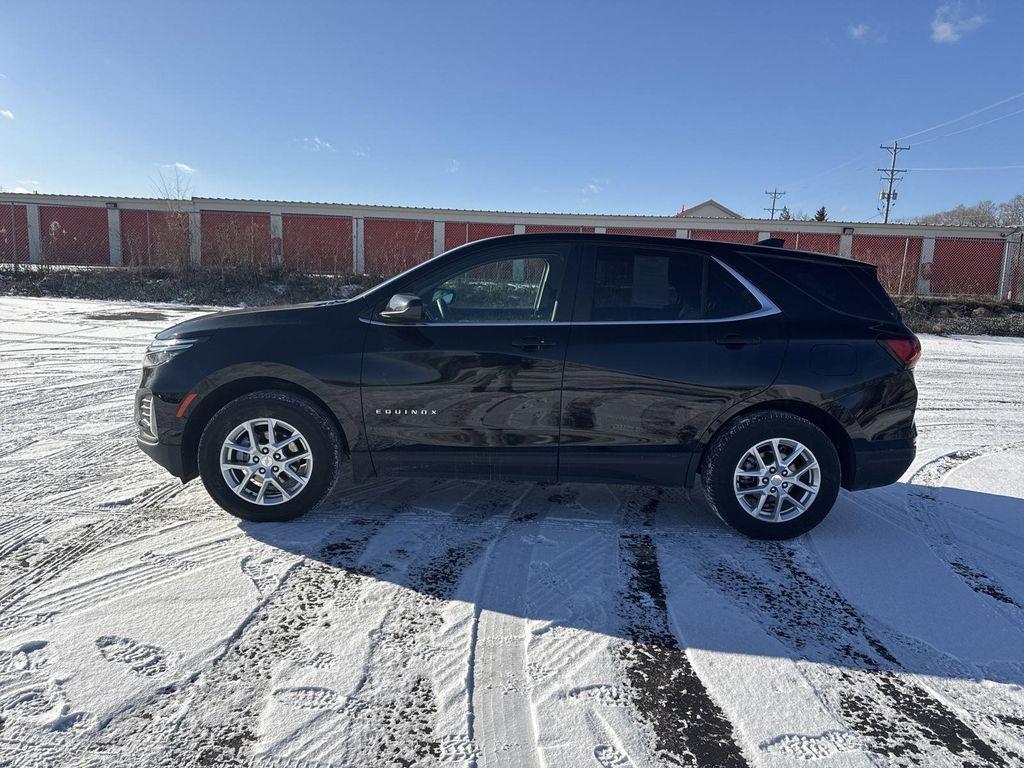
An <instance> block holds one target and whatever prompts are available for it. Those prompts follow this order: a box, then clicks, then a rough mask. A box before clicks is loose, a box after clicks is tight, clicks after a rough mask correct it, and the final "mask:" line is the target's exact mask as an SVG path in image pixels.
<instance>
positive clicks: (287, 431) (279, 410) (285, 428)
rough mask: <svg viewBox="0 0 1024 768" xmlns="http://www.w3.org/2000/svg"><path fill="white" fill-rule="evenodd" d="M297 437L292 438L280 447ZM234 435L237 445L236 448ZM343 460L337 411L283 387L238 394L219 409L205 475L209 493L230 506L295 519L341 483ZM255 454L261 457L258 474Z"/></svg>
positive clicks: (255, 516) (265, 517)
mask: <svg viewBox="0 0 1024 768" xmlns="http://www.w3.org/2000/svg"><path fill="white" fill-rule="evenodd" d="M246 425H249V426H248V428H247V427H246ZM271 431H273V439H272V438H271ZM293 435H297V437H295V439H294V440H293V441H292V442H290V443H288V444H286V445H284V446H283V447H281V448H279V449H278V450H274V449H273V448H272V446H273V445H279V444H281V443H283V441H285V440H287V439H288V438H289V437H291V436H293ZM229 438H232V440H231V441H230V445H231V446H238V448H237V449H236V448H232V447H229V446H228V443H229ZM252 438H255V440H256V444H255V446H253V443H252ZM235 440H237V442H235ZM254 447H255V450H253V451H252V452H248V451H246V450H244V449H246V448H254ZM263 448H267V451H263ZM307 454H308V457H307ZM343 458H344V451H343V447H342V442H341V436H340V434H339V432H338V428H337V427H336V426H335V424H334V422H333V420H332V419H331V418H330V416H328V414H327V413H326V412H325V411H324V410H323V409H322V408H320V407H319V406H317V405H315V404H314V403H312V402H310V401H309V400H308V399H306V398H304V397H301V396H299V395H296V394H293V393H291V392H285V391H280V390H264V391H260V392H252V393H250V394H247V395H242V396H241V397H239V398H237V399H235V400H232V401H231V402H229V403H228V404H227V405H225V406H223V407H222V408H221V409H220V410H219V411H217V413H215V414H214V416H213V418H211V419H210V421H209V422H208V423H207V424H206V427H205V428H204V429H203V434H202V437H201V438H200V440H199V456H198V463H199V475H200V477H202V480H203V485H204V486H206V490H207V492H208V493H209V494H210V496H211V497H212V498H213V500H214V501H215V502H217V504H218V505H219V506H220V507H221V508H222V509H224V510H225V511H227V512H229V513H231V514H232V515H234V516H235V517H239V518H242V519H243V520H250V521H253V522H276V521H283V520H291V519H294V518H296V517H299V516H300V515H303V514H305V513H306V512H308V511H310V510H311V509H313V508H314V507H316V506H317V505H318V504H320V502H322V501H323V500H324V498H325V497H326V496H327V495H328V494H329V493H330V492H331V490H332V489H333V487H334V485H335V482H336V480H337V478H338V476H339V473H340V468H341V462H342V460H343ZM250 459H255V460H254V461H253V465H254V466H255V467H256V469H255V470H253V471H252V472H249V467H248V463H249V460H250ZM276 459H279V460H276ZM222 460H223V463H222ZM307 462H308V464H307ZM264 465H265V466H264ZM263 478H270V481H267V480H264V479H263ZM229 479H230V481H231V483H230V484H229ZM261 490H262V494H261Z"/></svg>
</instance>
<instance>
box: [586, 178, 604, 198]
mask: <svg viewBox="0 0 1024 768" xmlns="http://www.w3.org/2000/svg"><path fill="white" fill-rule="evenodd" d="M607 186H608V179H591V180H590V181H588V182H587V183H586V184H584V185H583V186H582V187H581V188H580V194H583V195H599V194H601V193H602V192H604V189H605V187H607Z"/></svg>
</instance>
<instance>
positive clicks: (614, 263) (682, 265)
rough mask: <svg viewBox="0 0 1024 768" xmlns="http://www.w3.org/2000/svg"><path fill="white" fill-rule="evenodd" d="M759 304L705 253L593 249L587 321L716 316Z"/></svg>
mask: <svg viewBox="0 0 1024 768" xmlns="http://www.w3.org/2000/svg"><path fill="white" fill-rule="evenodd" d="M759 309H761V304H760V302H759V301H758V300H757V299H756V298H755V297H754V296H753V295H751V293H750V291H748V290H747V288H746V287H745V286H744V285H743V284H742V283H740V281H738V280H737V279H736V278H735V277H733V276H732V275H731V274H730V273H729V272H728V270H726V269H725V268H724V267H722V266H721V265H720V264H718V263H717V262H716V261H715V260H714V259H711V258H710V257H709V256H707V255H706V254H701V253H693V252H685V251H668V250H664V249H657V248H643V247H628V246H605V247H600V248H598V249H597V250H596V253H595V257H594V265H593V286H592V300H591V305H590V316H589V319H590V320H591V321H599V322H644V321H646V322H651V321H659V322H665V321H673V320H703V319H716V318H719V319H720V318H727V317H735V316H739V315H745V314H748V313H750V312H756V311H758V310H759Z"/></svg>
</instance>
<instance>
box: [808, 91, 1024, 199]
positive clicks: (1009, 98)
mask: <svg viewBox="0 0 1024 768" xmlns="http://www.w3.org/2000/svg"><path fill="white" fill-rule="evenodd" d="M1021 97H1024V91H1021V92H1020V93H1015V94H1013V95H1012V96H1007V97H1006V98H1005V99H1000V100H999V101H996V102H993V103H992V104H989V105H988V106H986V107H981V108H980V109H975V110H972V111H970V112H967V113H966V114H963V115H960V116H959V117H954V118H952V119H951V120H944V121H943V122H941V123H938V124H936V125H933V126H930V127H928V128H924V129H922V130H920V131H914V133H908V134H907V135H906V136H901V137H900V138H899V139H897V141H906V140H907V139H911V138H913V137H915V136H920V135H922V134H924V133H931V132H932V131H935V130H938V129H939V128H945V127H946V126H947V125H952V124H953V123H959V122H960V121H961V120H966V119H967V118H969V117H974V116H975V115H980V114H981V113H982V112H988V111H989V110H990V109H995V108H996V107H999V106H1002V105H1003V104H1007V103H1009V102H1011V101H1014V100H1016V99H1019V98H1021ZM1020 112H1021V111H1016V112H1010V113H1008V114H1005V115H1000V116H999V117H997V118H994V119H992V120H987V121H985V122H983V123H978V124H977V125H973V126H969V127H967V128H964V129H962V130H959V131H953V132H952V133H947V134H943V135H942V136H936V137H933V138H930V139H922V140H921V141H919V142H916V143H917V144H924V143H926V142H932V141H938V140H939V139H944V138H947V137H949V136H956V135H957V134H960V133H966V132H967V131H973V130H974V129H975V128H981V127H983V126H986V125H988V124H989V123H994V122H997V121H998V120H1002V119H1004V118H1007V117H1012V116H1014V115H1018V114H1020ZM870 154H871V153H870V152H864V153H862V154H859V155H857V156H856V157H852V158H850V159H849V160H846V161H844V162H842V163H839V164H838V165H835V166H832V167H831V168H829V169H827V170H824V171H819V172H817V173H814V174H813V175H811V176H805V177H804V178H802V179H801V180H800V181H798V182H795V183H791V184H790V185H789V186H791V187H794V186H795V187H800V188H803V187H804V186H805V185H806V184H807V183H808V182H810V181H814V180H815V179H818V178H821V177H822V176H827V175H829V174H832V173H835V172H836V171H839V170H842V169H843V168H846V167H848V166H851V165H853V164H854V163H856V162H857V161H858V160H861V159H862V158H865V157H867V156H868V155H870Z"/></svg>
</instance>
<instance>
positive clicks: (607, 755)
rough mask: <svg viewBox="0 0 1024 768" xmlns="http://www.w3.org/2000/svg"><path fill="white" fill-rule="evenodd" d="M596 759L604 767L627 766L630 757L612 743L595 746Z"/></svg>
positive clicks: (616, 767) (617, 767)
mask: <svg viewBox="0 0 1024 768" xmlns="http://www.w3.org/2000/svg"><path fill="white" fill-rule="evenodd" d="M594 759H595V760H597V762H598V765H601V766H603V767H604V768H626V766H628V765H629V759H628V758H627V757H626V756H625V755H624V754H622V752H621V751H620V750H618V749H616V748H615V747H613V746H612V745H611V744H598V745H597V746H596V747H594Z"/></svg>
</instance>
